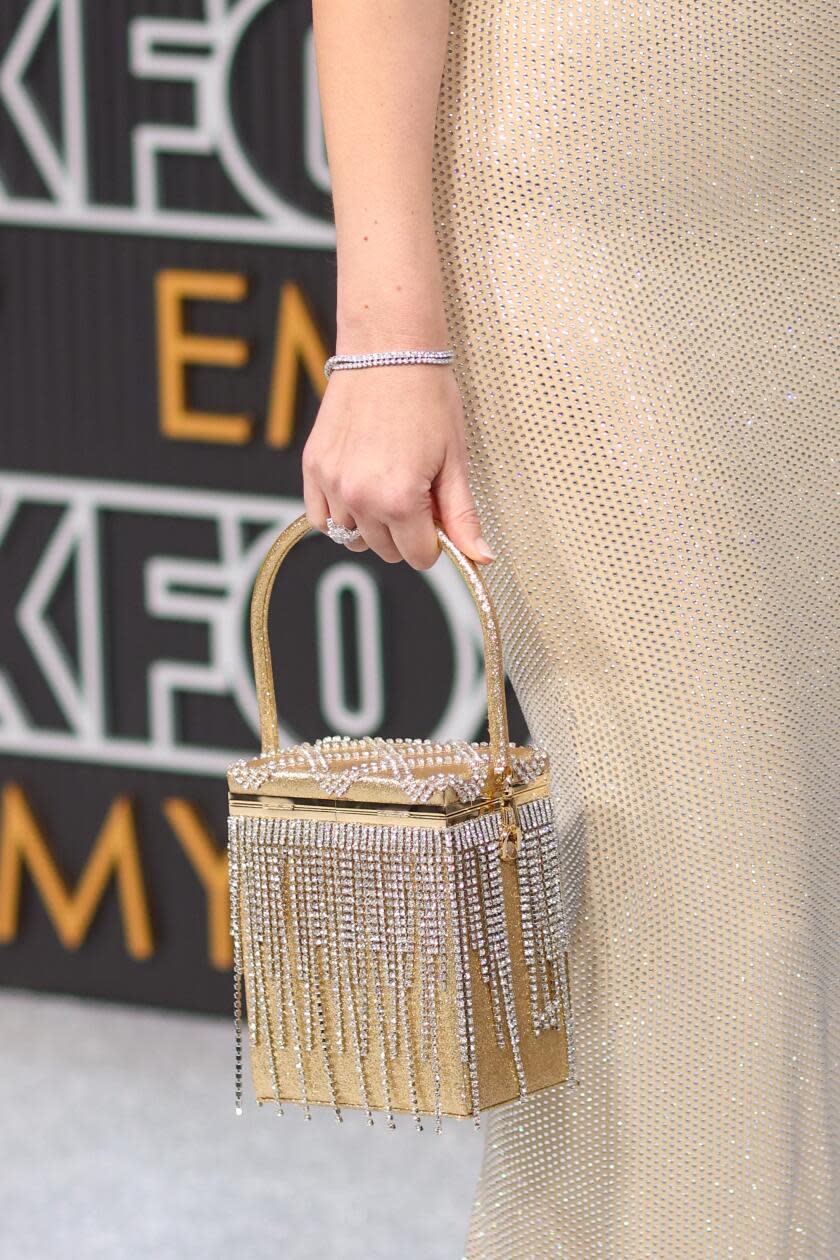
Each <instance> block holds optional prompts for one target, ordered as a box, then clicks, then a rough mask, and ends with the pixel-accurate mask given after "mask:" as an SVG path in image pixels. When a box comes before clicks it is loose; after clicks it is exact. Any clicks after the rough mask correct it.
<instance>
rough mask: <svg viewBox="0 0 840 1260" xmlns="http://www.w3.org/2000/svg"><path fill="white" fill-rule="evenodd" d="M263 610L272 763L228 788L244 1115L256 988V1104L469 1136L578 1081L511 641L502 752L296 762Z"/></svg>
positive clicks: (490, 670) (370, 749)
mask: <svg viewBox="0 0 840 1260" xmlns="http://www.w3.org/2000/svg"><path fill="white" fill-rule="evenodd" d="M312 528H313V527H312V526H311V525H310V524H309V521H308V519H307V517H306V515H302V516H299V517H298V518H297V519H296V520H294V521H293V522H292V523H291V524H290V525H289V526H288V527H287V528H286V529H284V530H283V532H282V533H281V534H280V536H279V537H278V538H277V540H276V541H275V543H274V545H273V546H272V547H271V549H270V551H269V552H268V554H267V555H266V557H265V559H264V561H263V563H262V565H261V567H260V570H259V573H258V575H257V579H256V582H255V585H254V591H253V597H252V602H251V645H252V651H253V658H254V673H255V681H256V690H257V699H258V704H259V716H260V736H261V744H262V753H261V755H260V756H258V757H254V758H251V759H250V760H244V761H238V762H236V763H235V764H234V765H232V766H231V767H230V768H229V770H228V776H227V781H228V799H229V819H228V853H229V860H230V904H231V935H232V937H233V952H234V1024H235V1036H236V1067H235V1076H236V1079H235V1094H236V1109H237V1112H241V1109H242V1041H243V1036H242V989H243V983H242V982H243V980H244V992H245V1004H246V1012H247V1027H248V1040H249V1044H250V1059H251V1075H252V1080H253V1086H254V1091H255V1095H256V1098H257V1101H258V1102H259V1103H260V1104H262V1103H263V1102H270V1101H272V1100H273V1101H274V1103H275V1104H276V1107H277V1110H278V1112H281V1113H282V1110H283V1103H284V1102H285V1101H287V1100H292V1101H295V1102H298V1103H300V1104H301V1105H302V1106H303V1108H304V1111H305V1113H306V1115H307V1117H308V1116H309V1114H310V1111H309V1109H310V1107H311V1106H312V1105H314V1104H318V1105H322V1104H325V1105H328V1106H331V1107H332V1108H333V1109H334V1111H335V1113H336V1117H337V1118H338V1119H339V1120H340V1119H341V1108H342V1107H360V1108H362V1109H364V1111H365V1112H366V1113H367V1119H368V1123H370V1124H372V1123H373V1115H372V1113H373V1112H374V1111H383V1112H384V1113H385V1116H386V1119H387V1123H388V1126H389V1127H390V1128H393V1127H394V1114H395V1113H396V1112H408V1113H410V1114H411V1115H413V1117H414V1121H415V1124H416V1126H417V1128H418V1129H421V1128H422V1123H421V1116H423V1115H433V1116H434V1117H435V1126H436V1128H437V1130H438V1131H440V1128H441V1116H442V1115H444V1114H448V1115H454V1116H468V1115H470V1116H473V1118H474V1121H475V1123H476V1125H477V1124H478V1123H479V1113H480V1111H481V1110H486V1109H488V1108H491V1107H495V1106H498V1105H499V1104H501V1103H504V1102H507V1101H509V1100H512V1099H514V1098H517V1097H522V1096H524V1095H525V1094H529V1093H533V1092H534V1091H536V1090H540V1089H544V1088H546V1087H548V1086H550V1085H555V1084H557V1083H559V1082H561V1081H564V1080H566V1079H567V1078H568V1076H569V1070H570V1055H569V1047H570V1045H571V1044H572V1038H571V1036H567V1030H570V1029H571V1024H570V1022H569V1021H570V1016H571V1007H570V1002H569V987H568V985H569V973H568V960H567V957H566V953H565V949H564V938H563V933H562V909H561V905H562V902H561V888H560V865H559V849H558V838H557V834H556V829H555V822H554V814H553V806H552V801H551V797H550V796H549V765H548V758H547V755H546V753H545V752H544V751H543V750H542V749H540V748H538V747H537V746H535V745H527V746H524V747H517V746H515V745H514V744H513V743H511V742H510V741H509V739H508V722H507V709H506V706H505V689H504V688H505V684H504V665H503V659H502V649H501V642H500V638H499V629H498V624H497V621H496V615H495V611H494V609H493V606H492V604H491V601H490V598H489V596H488V593H487V590H486V588H485V585H484V581H483V578H482V577H481V574H480V572H479V571H478V568H477V566H476V565H475V564H474V563H473V562H472V560H470V559H469V558H468V557H467V556H465V555H464V554H463V553H462V552H461V551H459V550H458V548H457V547H456V546H455V545H454V544H453V543H452V542H451V540H450V539H449V538H448V536H447V535H446V534H445V533H444V531H443V529H441V528H440V527H439V526H438V527H437V537H438V542H439V545H440V547H441V549H442V550H443V551H445V552H446V553H447V554H448V555H449V556H450V558H451V559H452V560H453V561H454V563H455V565H456V566H457V568H458V570H459V572H460V573H461V575H462V576H463V578H464V579H465V581H466V582H467V584H468V586H469V589H470V592H471V594H472V597H473V600H474V602H475V604H476V607H477V608H478V612H479V615H480V618H481V626H482V634H483V640H484V663H485V673H486V682H487V699H488V736H489V741H488V742H486V743H477V742H472V743H468V742H467V741H465V740H453V741H451V742H448V743H433V742H431V741H430V740H428V739H383V738H372V737H368V738H364V739H351V738H349V737H347V736H342V737H338V736H327V737H325V738H322V739H319V740H317V741H315V743H311V744H310V743H301V744H296V745H294V746H292V747H286V748H282V749H281V748H280V746H279V736H278V726H277V708H276V701H275V694H274V684H273V677H272V667H271V655H270V650H269V644H268V605H269V598H270V595H271V590H272V587H273V585H274V579H275V577H276V576H277V571H278V569H279V567H280V564H281V562H282V561H283V559H284V558H285V557H286V555H287V554H288V552H289V551H290V549H291V548H292V547H293V546H294V544H295V543H296V542H298V541H299V540H300V539H302V538H303V537H304V536H305V535H306V534H307V533H308V532H309V531H310V530H311V529H312Z"/></svg>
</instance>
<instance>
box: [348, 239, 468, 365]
mask: <svg viewBox="0 0 840 1260" xmlns="http://www.w3.org/2000/svg"><path fill="white" fill-rule="evenodd" d="M421 242H422V236H421V239H417V240H415V241H414V242H413V249H411V251H410V254H409V256H406V254H407V252H408V251H407V250H406V249H404V248H402V249H387V248H386V249H382V250H379V251H377V255H376V265H375V266H373V265H371V263H370V262H369V261H368V259H367V258H366V257H365V258H359V257H358V256H356V255H354V256H348V254H347V253H346V252H345V254H344V258H343V262H342V259H341V255H339V267H338V275H337V285H336V353H337V354H356V353H359V354H363V353H366V352H368V351H374V350H415V349H416V350H421V349H425V350H440V349H445V348H446V347H447V346H448V345H449V332H448V328H447V322H446V313H445V310H444V304H443V284H442V278H441V270H440V260H439V258H438V255H437V251H436V249H433V248H432V247H431V246H429V247H428V248H426V247H424V246H423V245H422V243H421Z"/></svg>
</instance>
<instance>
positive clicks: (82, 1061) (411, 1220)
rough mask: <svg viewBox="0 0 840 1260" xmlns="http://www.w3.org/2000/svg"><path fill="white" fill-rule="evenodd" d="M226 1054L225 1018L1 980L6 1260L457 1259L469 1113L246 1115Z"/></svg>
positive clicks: (0, 1128)
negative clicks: (11, 987)
mask: <svg viewBox="0 0 840 1260" xmlns="http://www.w3.org/2000/svg"><path fill="white" fill-rule="evenodd" d="M232 1049H233V1042H232V1027H231V1025H230V1023H229V1022H228V1021H227V1020H226V1019H220V1018H213V1017H205V1016H191V1015H187V1016H184V1015H174V1014H169V1013H165V1012H159V1011H151V1010H144V1009H134V1008H128V1007H122V1006H112V1005H110V1004H105V1003H98V1002H89V1001H80V1000H78V999H76V998H57V997H43V996H36V995H32V994H25V993H19V992H11V991H8V990H6V991H4V992H0V1116H2V1121H0V1161H2V1162H0V1257H2V1260H141V1257H142V1260H192V1257H201V1258H202V1260H223V1258H224V1260H228V1258H229V1257H230V1256H232V1255H239V1256H241V1257H243V1258H247V1260H263V1258H265V1260H269V1258H270V1260H316V1258H317V1260H333V1258H335V1260H392V1258H393V1257H399V1258H400V1260H458V1258H459V1257H461V1256H462V1248H463V1239H464V1235H465V1233H466V1227H467V1217H468V1213H469V1205H470V1200H471V1197H472V1192H473V1188H474V1185H475V1180H476V1176H477V1173H478V1163H479V1159H480V1155H481V1137H480V1135H479V1134H476V1133H475V1132H474V1130H473V1129H472V1127H471V1126H470V1125H469V1124H468V1123H461V1124H458V1123H457V1122H451V1123H450V1126H449V1127H448V1128H447V1130H446V1132H445V1133H444V1134H443V1135H442V1136H436V1135H435V1134H434V1133H433V1132H432V1131H431V1129H429V1128H427V1130H426V1131H425V1132H424V1133H422V1134H417V1133H415V1132H414V1130H413V1128H412V1125H411V1122H410V1120H408V1119H406V1120H400V1121H399V1122H398V1129H397V1131H396V1133H388V1132H387V1131H386V1130H385V1127H384V1125H383V1124H377V1126H376V1127H375V1128H373V1129H369V1128H368V1127H367V1126H366V1125H365V1124H364V1120H363V1118H362V1117H360V1116H358V1115H350V1116H348V1117H347V1119H346V1121H345V1123H344V1125H343V1126H341V1127H339V1126H337V1125H336V1124H335V1122H334V1121H333V1120H332V1117H331V1116H330V1115H329V1114H328V1113H326V1112H319V1113H318V1114H317V1116H316V1118H315V1119H314V1120H313V1121H312V1123H310V1124H307V1123H306V1122H305V1121H304V1119H303V1117H302V1115H301V1113H300V1111H299V1110H298V1109H297V1108H290V1109H289V1110H288V1111H287V1114H286V1115H285V1117H283V1118H278V1117H277V1116H275V1115H274V1112H273V1110H272V1109H270V1108H269V1107H267V1106H266V1107H263V1108H260V1109H257V1107H256V1105H255V1104H253V1103H251V1102H250V1100H249V1099H248V1096H247V1095H246V1103H247V1104H248V1105H246V1109H245V1112H244V1114H243V1115H242V1116H241V1117H237V1116H236V1115H235V1114H234V1110H233V1093H232V1084H233V1074H232V1066H231V1065H232ZM246 1083H247V1084H250V1082H249V1081H246Z"/></svg>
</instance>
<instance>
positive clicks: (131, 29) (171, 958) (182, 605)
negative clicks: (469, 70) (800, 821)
mask: <svg viewBox="0 0 840 1260" xmlns="http://www.w3.org/2000/svg"><path fill="white" fill-rule="evenodd" d="M310 21H311V14H310V10H309V6H308V4H305V3H297V2H293V0H203V2H202V0H3V3H2V5H0V407H1V408H2V411H1V412H0V791H1V792H2V798H1V799H0V983H4V984H11V985H17V986H28V987H33V988H41V989H47V990H53V991H68V992H74V993H80V994H90V995H97V996H100V997H108V998H119V999H127V1000H131V1001H138V1002H151V1003H157V1004H161V1005H170V1006H180V1007H184V1008H191V1009H203V1010H219V1011H223V1010H227V1009H228V1006H229V992H230V975H229V969H230V940H229V936H228V932H227V927H228V924H227V882H226V881H227V872H226V861H225V854H224V839H225V808H226V796H225V787H224V770H225V768H226V766H227V765H228V763H229V762H230V761H232V760H234V759H235V758H236V757H238V756H241V755H253V754H254V753H255V752H256V751H257V734H256V731H257V727H256V705H255V699H254V694H253V687H252V682H251V676H250V668H251V661H250V650H249V645H248V640H247V616H248V597H249V594H250V585H251V582H252V580H253V577H254V574H255V572H256V568H257V566H258V564H259V561H260V559H261V557H262V555H263V553H264V552H265V550H266V548H267V546H268V544H269V542H270V541H271V540H272V539H273V537H274V536H275V535H276V533H277V532H278V531H279V529H280V528H282V526H283V525H284V524H285V523H287V522H288V521H289V520H290V519H292V517H294V516H296V515H297V514H298V513H299V512H301V511H302V510H303V503H302V500H301V498H300V495H301V476H300V454H301V450H302V447H303V444H304V441H305V439H306V435H307V432H308V430H309V427H310V426H311V423H312V421H313V419H314V417H315V414H316V412H317V407H318V403H319V399H320V397H321V396H322V393H323V389H324V385H325V382H324V378H323V372H322V368H323V363H324V360H325V358H326V357H327V355H328V354H329V353H331V351H332V349H333V348H334V347H333V340H332V339H333V334H334V324H333V308H334V274H335V265H334V254H333V243H334V233H333V225H332V217H331V202H330V195H329V173H328V169H327V163H326V156H325V151H324V145H323V134H322V127H321V118H320V112H319V105H318V97H317V85H316V77H315V67H314V52H313V44H312V33H311V26H310ZM272 635H273V645H274V653H275V661H276V666H277V687H278V704H279V711H280V718H281V726H282V734H283V740H284V742H285V743H291V742H297V741H298V740H301V739H314V738H316V737H317V736H319V735H322V734H325V733H328V732H343V733H348V734H365V733H379V734H385V735H421V736H430V737H437V736H439V735H446V736H460V737H467V738H483V737H484V735H485V733H486V726H485V714H486V710H485V699H484V678H483V663H482V659H481V644H480V634H479V624H478V619H477V617H476V616H475V612H474V609H473V607H472V604H471V602H470V599H469V595H468V593H467V591H466V589H465V588H464V587H462V585H461V584H460V581H459V579H458V577H457V574H456V573H455V570H454V568H453V567H452V566H451V565H449V564H447V562H446V559H445V558H444V559H442V560H441V561H439V562H438V563H437V564H436V565H434V566H433V568H432V569H430V570H428V571H427V572H425V573H423V574H419V573H416V572H415V571H413V570H411V569H410V568H409V567H408V566H407V565H404V564H403V565H399V566H393V565H387V564H385V563H384V562H383V561H381V560H379V559H378V558H377V557H375V556H373V555H372V554H371V553H367V554H365V555H363V556H361V557H351V556H350V555H349V554H348V553H347V552H346V551H343V550H342V549H340V548H338V547H336V546H335V545H334V544H332V543H330V542H329V541H328V540H326V539H323V538H319V537H317V536H315V535H312V536H311V537H310V538H309V539H307V540H306V541H305V542H304V543H302V544H301V545H300V546H299V547H298V548H297V549H296V550H295V552H293V553H292V555H291V557H290V559H289V561H288V562H287V564H286V565H285V566H284V567H283V569H282V571H281V574H280V577H279V579H278V583H277V587H276V591H275V600H274V605H273V610H272ZM509 694H510V693H509ZM511 704H512V714H511V720H512V733H513V734H514V735H515V736H516V737H518V738H521V737H522V736H523V726H522V722H521V718H520V716H519V715H518V711H517V710H516V709H515V702H514V700H513V697H511Z"/></svg>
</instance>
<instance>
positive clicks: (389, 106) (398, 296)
mask: <svg viewBox="0 0 840 1260" xmlns="http://www.w3.org/2000/svg"><path fill="white" fill-rule="evenodd" d="M312 13H313V28H314V33H315V53H316V60H317V65H318V85H319V93H320V99H321V110H322V114H323V119H324V135H325V139H326V145H327V153H328V157H329V165H330V175H331V180H332V196H333V209H334V214H335V225H336V257H337V266H338V271H337V294H336V297H337V308H336V323H337V335H336V350H337V351H338V352H339V353H352V352H356V351H365V350H382V349H392V348H393V349H397V348H403V347H411V346H417V347H420V346H428V347H432V348H433V347H439V346H440V347H442V346H445V345H446V344H447V342H446V319H445V316H444V311H443V296H442V284H441V273H440V260H439V257H438V251H437V244H436V240H435V232H434V220H433V214H432V151H433V150H432V146H433V141H434V126H435V115H436V112H437V102H438V94H439V91H440V81H441V74H442V71H443V63H444V57H445V54H446V39H447V29H448V20H449V3H448V0H313V5H312Z"/></svg>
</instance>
